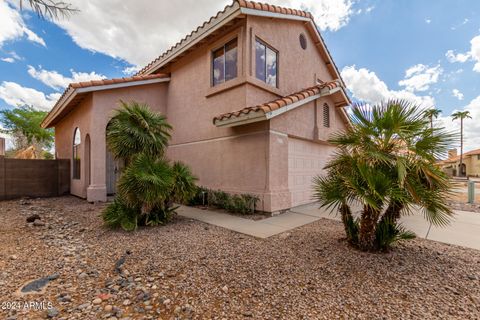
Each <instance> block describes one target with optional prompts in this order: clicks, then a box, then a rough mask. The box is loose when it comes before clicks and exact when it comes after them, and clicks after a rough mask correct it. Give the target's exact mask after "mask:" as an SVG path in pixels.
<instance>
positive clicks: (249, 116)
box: [214, 87, 343, 127]
mask: <svg viewBox="0 0 480 320" xmlns="http://www.w3.org/2000/svg"><path fill="white" fill-rule="evenodd" d="M341 91H343V89H342V88H340V87H337V88H333V89H330V90H328V89H326V88H324V89H322V90H321V91H320V93H318V94H315V95H313V96H310V97H307V98H305V99H302V100H299V101H297V102H294V103H292V104H289V105H286V106H284V107H282V108H280V109H276V110H273V111H270V112H263V111H260V110H259V111H255V112H249V113H246V114H241V115H239V116H236V117H235V116H232V117H230V118H227V119H221V120H215V121H214V125H215V126H217V127H236V126H240V125H245V124H249V123H253V122H259V121H265V120H270V119H272V118H274V117H277V116H279V115H281V114H284V113H286V112H288V111H290V110H293V109H296V108H298V107H300V106H303V105H305V104H307V103H309V102H312V101H315V100H317V99H319V98H321V97H325V96H329V95H331V94H334V93H336V92H341ZM342 109H343V107H342Z"/></svg>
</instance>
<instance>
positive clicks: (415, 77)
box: [398, 64, 443, 92]
mask: <svg viewBox="0 0 480 320" xmlns="http://www.w3.org/2000/svg"><path fill="white" fill-rule="evenodd" d="M442 72H443V69H442V68H441V67H440V65H437V66H435V67H429V66H426V65H424V64H417V65H414V66H413V67H410V68H409V69H407V71H405V79H403V80H400V81H399V82H398V84H399V85H400V86H403V87H405V89H406V90H407V91H411V92H415V91H427V90H428V89H429V88H430V85H431V84H434V83H437V82H438V78H439V77H440V75H441V74H442Z"/></svg>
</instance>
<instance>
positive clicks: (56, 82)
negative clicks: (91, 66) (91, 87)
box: [28, 66, 106, 90]
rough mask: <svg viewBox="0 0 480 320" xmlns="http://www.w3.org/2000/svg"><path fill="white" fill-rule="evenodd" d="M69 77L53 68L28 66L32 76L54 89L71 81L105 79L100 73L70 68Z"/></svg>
mask: <svg viewBox="0 0 480 320" xmlns="http://www.w3.org/2000/svg"><path fill="white" fill-rule="evenodd" d="M70 73H71V77H65V76H64V75H62V74H60V73H58V72H57V71H55V70H50V71H49V70H45V69H42V67H41V66H40V67H39V68H38V70H37V69H35V67H32V66H28V74H29V75H31V76H32V77H33V78H35V79H37V80H40V81H41V82H43V83H44V84H46V85H47V86H49V87H50V88H53V89H55V90H59V89H63V88H66V87H67V86H68V85H69V84H70V83H72V82H82V81H90V80H99V79H105V78H106V77H105V76H104V75H102V74H97V73H95V72H94V71H92V72H90V73H87V72H76V71H74V70H70Z"/></svg>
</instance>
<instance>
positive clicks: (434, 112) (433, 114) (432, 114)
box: [424, 108, 442, 128]
mask: <svg viewBox="0 0 480 320" xmlns="http://www.w3.org/2000/svg"><path fill="white" fill-rule="evenodd" d="M440 113H442V110H440V109H436V108H432V109H428V110H425V111H424V115H425V117H427V118H428V119H429V120H430V128H433V118H435V119H436V118H438V116H439V115H440Z"/></svg>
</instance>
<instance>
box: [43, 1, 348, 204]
mask: <svg viewBox="0 0 480 320" xmlns="http://www.w3.org/2000/svg"><path fill="white" fill-rule="evenodd" d="M153 32H155V31H153ZM159 32H160V31H159ZM139 49H141V48H139ZM119 100H124V101H126V102H129V101H138V102H144V103H147V104H148V105H149V106H150V107H151V108H152V109H153V110H155V111H157V112H161V113H163V114H165V115H166V116H167V118H168V121H169V123H171V124H172V126H173V128H174V131H173V135H172V140H171V143H170V145H169V147H168V151H167V156H168V157H169V158H170V159H172V160H180V161H183V162H184V163H186V164H188V165H189V166H190V167H191V168H192V170H193V173H194V174H195V175H197V176H198V177H199V184H200V185H203V186H206V187H209V188H212V189H221V190H223V191H226V192H232V193H251V194H256V195H258V196H259V198H260V202H259V203H258V208H259V209H260V210H264V211H268V212H273V211H278V210H283V209H287V208H290V207H292V206H296V205H300V204H304V203H308V202H311V201H312V191H311V190H312V178H313V177H314V176H316V175H318V174H322V173H323V167H324V165H325V163H326V161H327V159H328V158H329V156H330V155H331V154H332V152H333V151H334V147H332V146H331V145H329V144H328V143H327V138H328V137H329V136H330V134H332V133H334V132H337V131H338V130H342V129H345V128H346V126H347V125H348V124H349V122H348V121H349V120H348V117H347V114H346V111H345V110H344V107H345V106H347V105H348V104H349V103H350V101H349V99H348V97H347V95H346V93H345V89H344V84H343V82H342V80H341V78H340V74H339V72H338V70H337V68H336V66H335V64H334V62H333V60H332V57H331V56H330V54H329V52H328V50H327V48H326V47H325V43H324V42H323V40H322V38H321V36H320V34H319V32H318V28H317V26H316V25H315V22H314V21H313V19H312V16H311V14H310V13H307V12H304V11H299V10H292V9H285V8H281V7H278V6H272V5H266V4H259V3H254V2H249V1H243V0H239V1H234V2H233V4H231V5H229V6H227V7H226V8H225V9H224V10H223V11H221V12H219V13H218V14H217V15H216V16H215V17H212V18H211V19H210V20H209V21H207V22H205V23H204V24H203V25H202V26H200V27H198V28H197V29H196V30H194V31H192V33H190V34H189V35H188V36H186V37H185V38H184V39H182V40H181V41H180V42H178V43H177V44H176V45H175V46H173V47H172V48H171V49H169V50H168V51H166V52H165V53H164V54H162V55H161V56H160V57H158V58H157V59H155V60H154V61H153V62H151V63H150V64H149V65H147V66H146V67H145V68H143V69H142V70H141V71H140V72H138V74H137V75H136V76H134V77H131V78H123V79H112V80H98V81H90V82H82V83H77V84H71V85H70V86H69V87H68V88H67V89H66V90H65V93H64V94H63V96H62V97H61V98H60V99H59V100H58V102H57V103H56V105H55V106H54V108H53V109H52V111H51V112H50V113H49V114H48V116H47V117H46V118H45V120H44V121H43V124H42V126H43V127H55V144H56V152H57V155H56V156H57V157H58V158H67V159H72V180H71V193H72V194H74V195H77V196H79V197H83V198H87V200H88V201H105V200H106V198H107V195H108V194H113V193H114V192H115V181H116V177H117V173H118V167H117V165H116V164H115V161H114V160H113V159H112V157H111V155H110V154H109V152H108V149H107V147H106V143H105V128H106V126H107V124H108V121H109V119H110V118H111V117H112V115H113V114H114V110H115V109H116V108H118V102H119Z"/></svg>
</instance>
